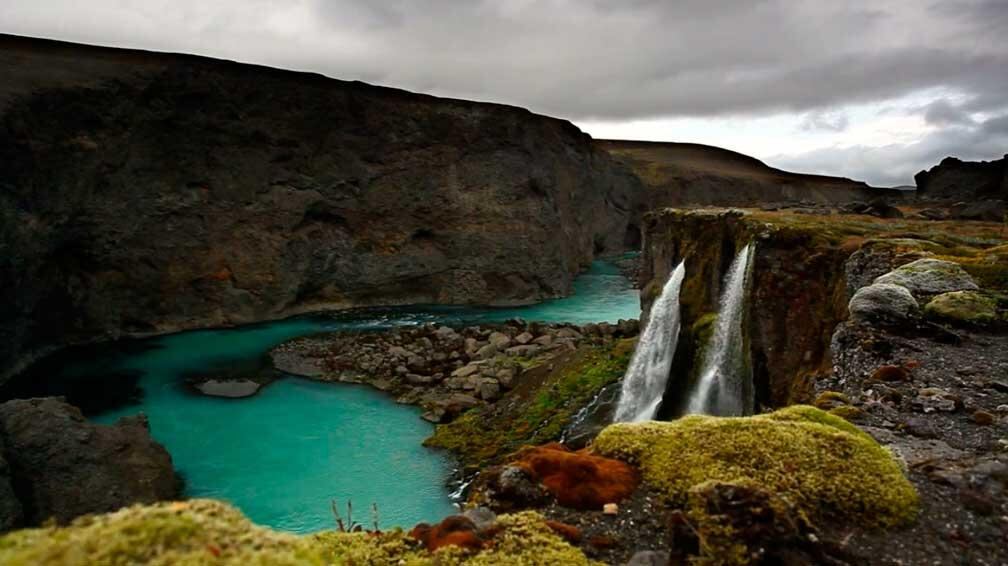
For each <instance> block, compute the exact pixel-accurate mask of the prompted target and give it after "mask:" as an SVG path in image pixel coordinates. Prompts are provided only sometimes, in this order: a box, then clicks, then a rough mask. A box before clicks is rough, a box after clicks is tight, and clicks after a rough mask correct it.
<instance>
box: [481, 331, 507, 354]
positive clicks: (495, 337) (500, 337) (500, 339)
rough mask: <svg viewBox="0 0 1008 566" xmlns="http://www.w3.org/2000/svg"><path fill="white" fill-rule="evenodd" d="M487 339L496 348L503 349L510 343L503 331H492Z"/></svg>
mask: <svg viewBox="0 0 1008 566" xmlns="http://www.w3.org/2000/svg"><path fill="white" fill-rule="evenodd" d="M487 341H488V342H490V344H492V345H493V346H494V348H497V349H498V350H504V349H505V348H507V347H508V346H509V345H510V344H511V338H510V337H509V336H508V335H507V334H504V333H503V332H492V333H491V334H490V337H489V338H488V339H487Z"/></svg>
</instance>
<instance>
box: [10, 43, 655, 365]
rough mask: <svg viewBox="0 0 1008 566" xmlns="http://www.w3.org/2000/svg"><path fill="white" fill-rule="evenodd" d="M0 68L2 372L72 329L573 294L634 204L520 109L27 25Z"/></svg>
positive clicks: (147, 327) (546, 123) (211, 322)
mask: <svg viewBox="0 0 1008 566" xmlns="http://www.w3.org/2000/svg"><path fill="white" fill-rule="evenodd" d="M0 75H2V76H3V77H4V80H3V81H2V82H3V84H2V85H0V380H2V378H3V376H4V374H10V373H12V372H13V371H14V370H16V369H17V366H18V364H19V362H23V361H26V360H27V359H28V358H29V357H30V356H32V355H34V354H38V353H40V352H41V351H42V350H45V349H48V348H52V347H58V346H61V345H65V344H68V343H72V342H86V341H95V340H100V339H107V338H114V337H116V336H119V335H139V334H148V333H157V332H167V331H174V330H179V329H184V328H192V327H201V326H215V325H229V324H235V323H242V322H249V321H255V320H262V319H268V318H276V317H281V316H285V315H290V314H295V313H298V312H304V311H308V310H317V309H323V308H344V307H353V306H362V305H376V304H405V303H446V304H465V303H483V304H516V303H528V302H533V301H537V300H541V299H544V298H549V297H556V296H561V295H564V294H567V293H569V292H570V290H571V282H572V280H573V278H574V276H575V275H576V274H577V272H578V271H579V269H581V268H582V267H584V266H586V265H587V264H588V262H589V261H590V260H591V259H592V257H593V256H594V255H595V254H598V253H603V252H615V251H620V250H622V249H623V247H624V243H625V240H626V238H627V234H628V230H627V227H628V225H633V222H632V220H633V216H634V215H635V214H636V211H637V210H638V207H637V206H636V205H635V203H634V202H633V199H634V198H635V195H639V194H640V192H639V190H638V189H637V187H638V186H639V182H638V181H637V179H636V178H635V177H634V176H633V175H632V174H630V173H629V172H625V171H624V170H623V169H622V168H621V167H619V166H617V165H615V164H614V162H613V161H612V160H611V159H610V157H609V155H608V154H607V153H606V152H604V151H602V150H598V149H596V148H594V147H593V145H592V143H591V139H590V138H589V137H588V136H587V135H585V134H583V133H582V132H580V131H579V130H578V129H577V128H575V127H574V126H573V125H571V124H570V123H568V122H566V121H562V120H556V119H552V118H547V117H543V116H537V115H534V114H531V113H529V112H528V111H526V110H523V109H520V108H514V107H508V106H502V105H494V104H481V103H474V102H466V101H459V100H448V99H439V98H434V97H430V96H423V95H417V94H412V93H408V92H404V91H399V90H393V89H388V88H379V87H374V86H370V85H366V84H363V83H357V82H344V81H338V80H332V79H327V78H324V77H321V76H318V75H311V74H304V73H294V72H286V71H278V70H274V69H268V68H263V67H256V66H251V65H240V64H236V63H229V62H223V61H217V60H210V59H204V58H199V57H191V56H182V55H168V54H154V53H146V52H138V51H126V50H114V49H104V48H95V47H87V46H80V45H73V44H65V43H57V42H48V41H41V40H29V39H24V38H16V37H11V36H0ZM631 231H632V230H631Z"/></svg>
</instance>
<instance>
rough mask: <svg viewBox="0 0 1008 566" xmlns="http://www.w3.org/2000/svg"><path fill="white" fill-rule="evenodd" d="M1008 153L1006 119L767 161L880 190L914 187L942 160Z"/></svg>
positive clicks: (998, 117)
mask: <svg viewBox="0 0 1008 566" xmlns="http://www.w3.org/2000/svg"><path fill="white" fill-rule="evenodd" d="M1006 153H1008V114H1003V115H1000V116H996V117H994V118H990V119H988V120H986V121H984V122H982V123H980V124H975V125H974V126H972V127H957V128H950V129H941V130H936V131H934V132H933V133H931V134H929V135H927V136H925V137H924V138H923V139H921V140H920V141H918V142H916V143H910V144H893V145H888V146H883V147H866V146H852V147H828V148H823V149H818V150H815V151H810V152H807V153H802V154H798V155H778V156H775V157H771V158H768V159H767V160H766V161H767V162H768V163H770V164H771V165H773V166H775V167H782V168H784V169H792V170H797V171H806V172H811V173H826V174H837V173H838V172H842V174H844V175H846V176H849V177H853V178H855V179H865V180H867V181H869V182H870V183H871V184H874V185H877V186H897V185H913V184H914V181H913V176H914V174H915V173H917V172H918V171H920V170H923V169H930V168H931V167H933V166H935V165H937V164H938V163H939V162H940V161H941V160H942V159H943V158H945V157H948V156H955V157H959V158H961V159H966V160H990V159H997V158H1000V157H1001V156H1002V155H1004V154H1006Z"/></svg>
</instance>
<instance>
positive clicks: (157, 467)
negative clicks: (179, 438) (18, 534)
mask: <svg viewBox="0 0 1008 566" xmlns="http://www.w3.org/2000/svg"><path fill="white" fill-rule="evenodd" d="M0 446H2V448H3V452H2V453H0V529H4V528H10V527H11V526H15V525H21V524H27V525H37V524H40V523H42V522H43V521H46V520H47V519H49V518H55V519H56V520H57V521H59V522H67V521H69V520H71V519H73V518H75V517H78V516H80V515H84V514H87V513H103V512H108V511H114V510H116V509H119V508H120V507H123V506H126V505H130V504H133V503H153V502H155V501H160V500H165V499H172V498H174V497H175V496H177V495H178V488H179V481H178V479H177V478H176V476H175V470H174V468H173V467H172V461H171V456H169V455H168V452H167V451H166V450H165V449H164V447H163V446H161V445H160V444H158V443H157V442H155V441H154V440H153V439H152V438H151V436H150V431H149V430H148V428H147V419H146V418H145V417H143V416H142V415H141V416H136V417H128V418H123V419H120V420H119V422H117V423H116V424H115V425H112V426H105V425H95V424H91V423H89V422H87V421H86V420H85V419H84V417H83V415H81V412H80V410H78V409H77V408H76V407H73V406H72V405H69V404H67V403H66V402H64V401H63V400H62V399H59V398H55V397H48V398H39V399H18V400H14V401H8V402H6V403H3V404H0ZM4 460H6V462H7V464H8V465H7V466H6V467H4V466H3V462H4ZM4 472H6V473H4ZM8 486H9V487H8ZM22 521H23V523H22Z"/></svg>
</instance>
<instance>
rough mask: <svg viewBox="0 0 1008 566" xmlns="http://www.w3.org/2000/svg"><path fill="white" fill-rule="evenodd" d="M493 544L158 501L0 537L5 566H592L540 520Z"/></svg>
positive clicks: (519, 522)
mask: <svg viewBox="0 0 1008 566" xmlns="http://www.w3.org/2000/svg"><path fill="white" fill-rule="evenodd" d="M497 526H498V527H499V528H500V532H498V533H497V534H496V535H495V536H494V538H493V540H492V544H488V545H487V547H486V548H485V549H484V550H481V551H479V552H473V551H465V550H463V549H461V548H458V547H445V548H442V549H439V550H437V551H436V552H433V553H432V552H428V551H426V550H424V549H423V548H422V547H421V546H420V545H419V544H418V543H417V542H416V541H414V540H412V539H411V538H409V537H408V536H407V535H406V534H405V533H403V531H402V530H398V529H397V530H394V531H390V532H387V533H382V534H379V535H371V534H368V533H338V532H324V533H318V534H314V535H308V536H297V535H291V534H285V533H279V532H276V531H272V530H270V529H266V528H263V527H259V526H256V525H253V524H252V523H251V522H249V520H248V519H246V518H245V516H244V515H242V514H241V513H240V512H239V511H237V510H236V509H234V508H233V507H230V506H228V505H226V504H224V503H221V502H219V501H213V500H206V499H204V500H200V499H197V500H192V501H187V502H176V503H160V504H155V505H149V506H135V507H130V508H127V509H123V510H120V511H117V512H115V513H109V514H106V515H98V516H93V517H85V518H82V519H78V520H76V521H74V522H73V523H72V524H71V525H69V526H67V527H50V528H41V529H26V530H22V531H16V532H13V533H9V534H7V535H4V536H3V537H0V563H2V564H8V565H11V566H22V565H23V566H29V565H31V566H34V565H37V564H59V565H67V566H76V565H80V566H85V565H87V566H92V565H93V566H105V565H108V566H112V565H122V564H151V565H165V566H168V565H183V566H186V565H197V564H198V565H202V564H235V565H241V566H256V565H263V566H265V565H285V564H291V565H294V564H297V565H316V564H317V565H322V564H357V565H372V564H373V565H385V564H404V565H410V566H426V565H431V566H433V565H435V564H436V565H438V566H457V565H462V564H465V565H473V566H483V565H487V566H488V565H491V564H542V565H546V564H574V565H582V564H583V565H587V564H592V562H591V561H589V560H588V559H587V558H586V557H585V556H584V554H582V553H581V551H580V550H578V549H576V548H574V547H572V546H570V545H569V544H567V543H566V542H564V541H563V540H562V539H561V538H560V537H559V536H557V535H556V534H555V533H554V532H553V531H552V530H551V529H550V528H549V527H548V526H547V525H546V523H545V520H544V519H543V517H542V516H540V515H538V514H536V513H531V512H526V513H518V514H514V515H503V516H501V517H500V518H499V520H498V523H497Z"/></svg>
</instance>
